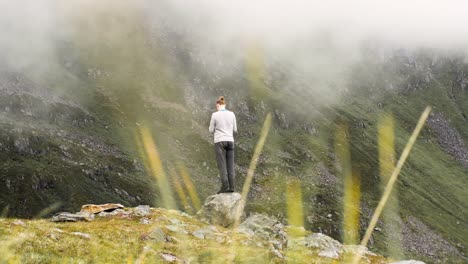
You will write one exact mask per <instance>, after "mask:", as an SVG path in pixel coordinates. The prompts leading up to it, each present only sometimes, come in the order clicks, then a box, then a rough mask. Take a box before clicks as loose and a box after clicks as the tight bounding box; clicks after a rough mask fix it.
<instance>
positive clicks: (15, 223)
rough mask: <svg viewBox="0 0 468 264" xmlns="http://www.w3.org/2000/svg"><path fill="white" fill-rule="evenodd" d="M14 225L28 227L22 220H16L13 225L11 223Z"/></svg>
mask: <svg viewBox="0 0 468 264" xmlns="http://www.w3.org/2000/svg"><path fill="white" fill-rule="evenodd" d="M11 224H12V225H15V226H22V227H26V224H25V223H24V222H23V221H21V220H16V221H14V222H13V223H11Z"/></svg>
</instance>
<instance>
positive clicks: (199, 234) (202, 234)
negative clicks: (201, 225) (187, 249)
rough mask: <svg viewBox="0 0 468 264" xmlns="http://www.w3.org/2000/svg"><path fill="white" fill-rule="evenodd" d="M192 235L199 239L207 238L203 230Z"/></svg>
mask: <svg viewBox="0 0 468 264" xmlns="http://www.w3.org/2000/svg"><path fill="white" fill-rule="evenodd" d="M192 235H193V236H194V237H196V238H199V239H205V234H204V233H203V232H202V231H201V230H197V231H194V232H193V233H192Z"/></svg>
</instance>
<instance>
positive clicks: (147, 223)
mask: <svg viewBox="0 0 468 264" xmlns="http://www.w3.org/2000/svg"><path fill="white" fill-rule="evenodd" d="M140 224H144V225H149V224H151V221H150V220H149V219H146V218H141V219H140Z"/></svg>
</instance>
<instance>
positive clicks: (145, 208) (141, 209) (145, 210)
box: [133, 205, 151, 217]
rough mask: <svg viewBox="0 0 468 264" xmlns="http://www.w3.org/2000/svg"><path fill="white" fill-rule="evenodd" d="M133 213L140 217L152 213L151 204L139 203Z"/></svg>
mask: <svg viewBox="0 0 468 264" xmlns="http://www.w3.org/2000/svg"><path fill="white" fill-rule="evenodd" d="M133 213H134V214H135V215H136V216H138V217H144V216H148V215H151V208H150V206H149V205H139V206H137V207H135V209H134V211H133Z"/></svg>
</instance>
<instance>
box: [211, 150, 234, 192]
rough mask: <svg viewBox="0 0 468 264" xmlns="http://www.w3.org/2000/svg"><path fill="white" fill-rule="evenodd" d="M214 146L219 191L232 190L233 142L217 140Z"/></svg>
mask: <svg viewBox="0 0 468 264" xmlns="http://www.w3.org/2000/svg"><path fill="white" fill-rule="evenodd" d="M214 148H215V153H216V162H217V163H218V169H219V174H220V177H221V190H220V191H221V192H227V191H234V142H232V141H221V142H217V143H215V146H214Z"/></svg>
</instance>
